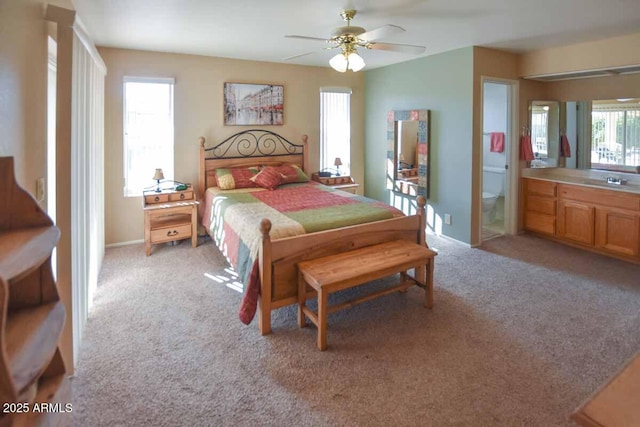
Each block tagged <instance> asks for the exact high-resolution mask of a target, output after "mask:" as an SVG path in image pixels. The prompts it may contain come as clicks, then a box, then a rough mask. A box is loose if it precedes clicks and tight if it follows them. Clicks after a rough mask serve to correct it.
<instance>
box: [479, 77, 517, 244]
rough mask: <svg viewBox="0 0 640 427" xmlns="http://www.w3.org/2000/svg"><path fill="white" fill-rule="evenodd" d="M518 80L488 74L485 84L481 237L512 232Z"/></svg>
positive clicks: (484, 80) (483, 96)
mask: <svg viewBox="0 0 640 427" xmlns="http://www.w3.org/2000/svg"><path fill="white" fill-rule="evenodd" d="M516 96H517V82H513V81H509V80H504V81H503V80H497V79H496V80H494V79H489V78H485V79H483V84H482V126H483V127H482V178H481V182H482V208H481V210H482V212H481V215H480V218H481V221H482V225H481V230H482V233H481V241H484V240H488V239H492V238H494V237H499V236H502V235H504V234H511V228H512V218H511V216H512V215H511V212H515V210H513V209H512V206H511V203H512V199H515V197H511V189H512V187H514V188H515V185H511V177H512V174H511V167H510V165H511V163H512V159H511V155H512V152H514V151H516V150H514V149H512V145H513V141H514V135H513V131H514V129H516V126H515V125H514V123H513V119H514V118H515V117H517V114H516V113H515V111H514V108H515V106H516V105H517V103H516V102H515V97H516Z"/></svg>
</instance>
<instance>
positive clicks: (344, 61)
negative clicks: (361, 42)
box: [329, 52, 366, 73]
mask: <svg viewBox="0 0 640 427" xmlns="http://www.w3.org/2000/svg"><path fill="white" fill-rule="evenodd" d="M329 65H331V68H333V69H334V70H336V71H338V72H340V73H344V72H345V71H347V70H351V71H353V72H354V73H355V72H357V71H360V70H362V69H363V68H364V66H365V65H366V64H365V63H364V59H362V57H361V56H360V55H358V54H357V53H355V52H351V53H346V52H342V53H339V54H337V55H336V56H334V57H333V58H331V60H330V61H329Z"/></svg>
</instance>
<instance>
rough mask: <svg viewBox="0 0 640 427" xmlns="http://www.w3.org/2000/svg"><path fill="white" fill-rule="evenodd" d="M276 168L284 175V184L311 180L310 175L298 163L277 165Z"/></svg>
mask: <svg viewBox="0 0 640 427" xmlns="http://www.w3.org/2000/svg"><path fill="white" fill-rule="evenodd" d="M276 170H277V171H278V172H280V174H281V175H282V183H283V184H291V183H294V182H307V181H309V177H308V176H307V175H306V174H305V173H304V172H303V171H302V169H300V168H299V167H298V166H297V165H291V164H284V165H280V166H276Z"/></svg>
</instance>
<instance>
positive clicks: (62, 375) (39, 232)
mask: <svg viewBox="0 0 640 427" xmlns="http://www.w3.org/2000/svg"><path fill="white" fill-rule="evenodd" d="M0 199H2V200H3V205H2V207H0V303H1V305H0V310H1V312H0V401H1V402H2V403H3V404H4V403H8V404H12V403H13V404H22V405H23V406H22V408H23V412H21V413H17V412H16V413H12V412H11V411H9V413H4V411H3V413H0V425H2V426H18V425H53V424H55V423H56V422H59V421H60V419H61V418H62V417H64V413H65V412H64V411H62V412H58V413H55V412H37V413H34V412H32V411H29V410H27V411H24V409H25V408H31V407H32V405H33V404H35V403H38V404H43V403H52V402H54V401H56V400H59V395H60V391H61V390H62V386H63V384H67V385H68V382H67V379H66V370H65V366H64V362H63V360H62V355H61V353H60V347H59V342H60V336H61V335H62V329H63V327H64V322H65V317H66V313H65V307H64V304H63V303H62V301H60V297H59V295H58V289H57V286H56V283H55V280H54V278H53V273H52V270H51V252H52V251H53V249H54V247H55V245H56V244H57V242H58V239H59V238H60V230H58V228H57V227H55V226H54V225H53V222H52V221H51V219H50V218H49V217H48V216H47V215H46V214H45V213H44V212H43V211H42V209H40V207H39V205H38V204H37V203H36V201H35V200H34V199H33V198H32V197H31V195H29V194H28V193H27V192H26V191H24V190H23V189H22V188H20V187H19V186H18V185H17V183H16V182H15V178H14V174H13V158H11V157H0ZM63 393H64V392H63ZM67 403H69V402H67ZM25 405H27V406H25Z"/></svg>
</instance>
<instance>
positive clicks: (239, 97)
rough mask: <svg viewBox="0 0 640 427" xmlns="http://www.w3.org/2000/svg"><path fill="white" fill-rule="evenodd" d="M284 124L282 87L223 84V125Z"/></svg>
mask: <svg viewBox="0 0 640 427" xmlns="http://www.w3.org/2000/svg"><path fill="white" fill-rule="evenodd" d="M283 123H284V86H282V85H268V84H247V83H225V84H224V124H225V125H236V126H245V125H281V124H283Z"/></svg>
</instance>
